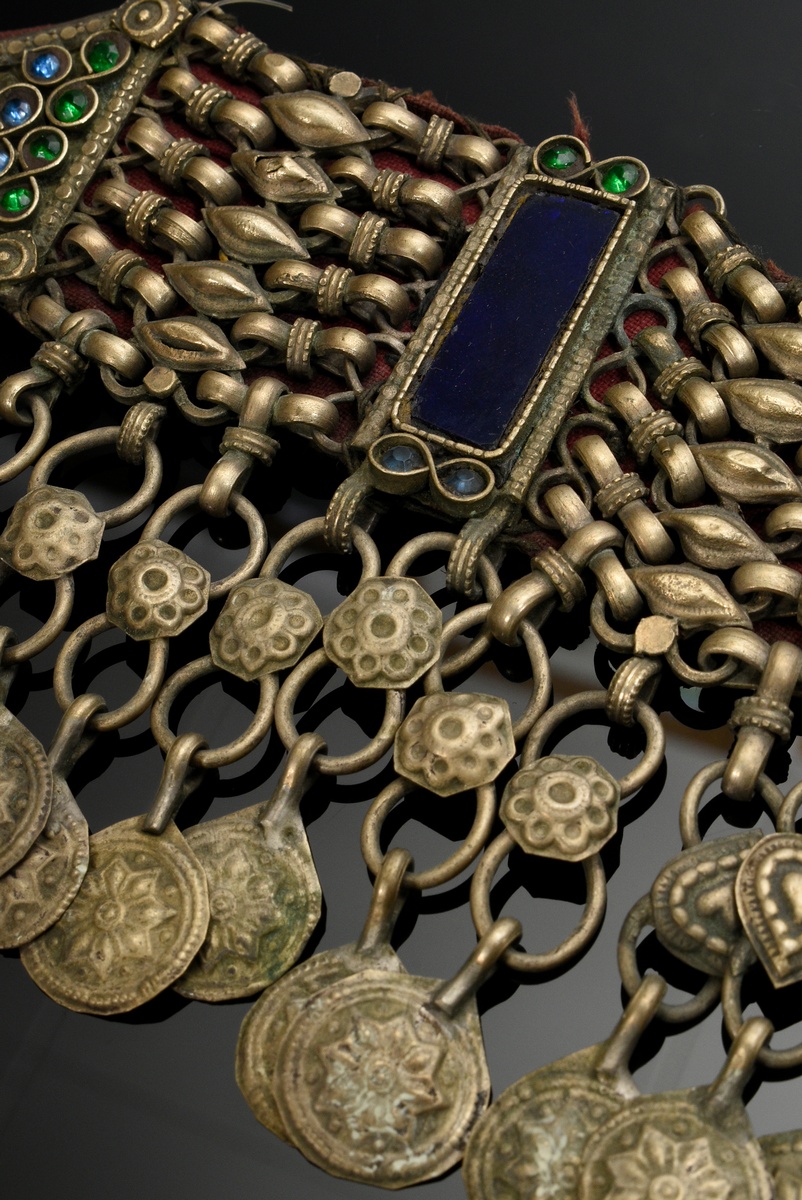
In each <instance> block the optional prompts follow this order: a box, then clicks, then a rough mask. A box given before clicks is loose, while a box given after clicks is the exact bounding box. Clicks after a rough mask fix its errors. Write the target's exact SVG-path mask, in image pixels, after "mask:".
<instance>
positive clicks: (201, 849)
mask: <svg viewBox="0 0 802 1200" xmlns="http://www.w3.org/2000/svg"><path fill="white" fill-rule="evenodd" d="M186 839H187V842H188V843H189V845H190V846H191V847H192V850H193V851H194V853H195V854H196V855H197V857H198V859H199V861H200V863H201V866H202V867H203V870H204V871H205V873H206V878H207V881H208V885H209V908H210V912H211V919H210V922H209V928H208V931H207V934H206V938H205V940H204V942H203V945H202V946H201V948H200V950H199V952H198V955H197V957H196V958H195V959H194V961H193V962H192V964H191V965H190V967H189V969H188V970H187V971H186V973H185V974H184V975H182V977H181V978H180V979H179V980H178V981H177V983H176V984H175V989H176V991H177V992H180V994H181V995H182V996H187V997H189V998H190V999H191V1000H232V999H236V998H237V997H239V996H251V995H253V993H254V992H261V991H263V990H264V988H266V987H267V985H268V984H270V983H272V982H273V980H274V979H278V978H279V976H281V975H283V974H284V973H285V972H286V971H288V970H289V969H290V967H291V966H293V964H294V963H295V962H296V961H297V960H298V957H299V956H300V954H301V951H302V950H303V948H304V946H305V945H306V943H307V941H308V940H309V937H310V935H311V934H312V932H313V930H314V928H315V926H316V925H317V923H318V921H319V920H320V910H321V892H320V883H319V881H318V877H317V872H316V871H315V866H314V863H313V861H312V853H311V851H310V849H309V843H308V842H307V840H306V833H305V832H304V827H303V824H302V822H301V819H300V816H298V813H297V809H296V810H294V812H293V813H291V814H287V815H286V819H285V820H283V821H281V822H279V823H278V825H277V826H274V825H273V824H272V823H271V820H270V812H269V807H268V809H267V811H265V805H263V804H255V805H253V806H252V807H251V808H247V809H244V810H242V811H241V812H238V813H231V814H230V815H229V816H225V817H220V818H218V819H217V820H215V821H208V822H206V823H204V824H203V825H196V826H195V827H194V828H192V829H189V830H187V832H186Z"/></svg>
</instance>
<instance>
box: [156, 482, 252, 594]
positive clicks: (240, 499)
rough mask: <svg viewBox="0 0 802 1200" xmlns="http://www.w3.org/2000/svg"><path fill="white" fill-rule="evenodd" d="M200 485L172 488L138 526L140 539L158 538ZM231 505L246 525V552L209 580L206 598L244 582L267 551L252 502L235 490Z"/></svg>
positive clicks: (192, 502) (194, 500) (193, 500)
mask: <svg viewBox="0 0 802 1200" xmlns="http://www.w3.org/2000/svg"><path fill="white" fill-rule="evenodd" d="M202 489H203V485H202V484H200V483H198V484H195V485H194V486H193V487H187V488H184V489H183V490H182V491H180V492H176V493H175V495H174V496H171V497H170V498H169V500H165V502H164V504H162V505H160V506H159V508H157V509H156V511H155V513H154V514H153V516H152V517H151V518H150V520H149V521H148V523H147V525H146V526H145V528H144V529H143V530H142V536H141V538H140V541H143V542H145V541H155V540H156V539H157V538H161V535H162V532H163V530H164V529H165V528H166V527H167V525H168V524H169V523H170V521H172V519H173V517H175V516H176V515H177V514H178V513H180V512H181V510H182V509H183V508H189V507H190V505H195V504H197V503H198V498H199V496H200V494H201V491H202ZM231 507H232V508H233V510H234V512H235V514H236V515H237V516H238V517H241V518H242V520H243V521H244V522H245V524H246V526H247V529H248V538H249V546H248V553H247V555H246V557H245V559H244V561H243V562H242V564H241V565H240V566H239V567H237V569H236V570H235V571H232V572H231V574H230V575H226V576H225V577H224V578H223V579H218V580H217V581H216V582H215V583H212V585H211V587H210V588H209V599H210V600H219V599H220V597H221V596H225V595H227V593H228V592H230V591H231V590H232V588H235V587H236V586H237V584H239V583H244V582H245V580H246V579H252V578H253V576H254V575H255V574H256V572H257V571H258V570H259V565H260V563H261V562H262V559H263V558H264V556H265V554H266V553H267V530H266V529H265V523H264V521H263V520H262V517H261V515H260V513H259V509H258V508H257V507H256V505H255V504H252V503H251V501H250V500H247V499H246V498H245V496H243V495H241V494H240V493H238V492H235V493H234V495H233V496H232V497H231Z"/></svg>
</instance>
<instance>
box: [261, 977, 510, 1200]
mask: <svg viewBox="0 0 802 1200" xmlns="http://www.w3.org/2000/svg"><path fill="white" fill-rule="evenodd" d="M440 986H441V983H440V981H439V980H435V979H422V978H420V977H418V976H411V975H389V974H387V972H384V971H365V972H363V973H362V974H360V975H355V976H353V977H352V978H351V979H346V980H344V981H342V982H341V983H337V984H334V985H333V986H332V987H329V988H326V990H325V991H323V992H319V993H318V995H317V996H314V997H313V998H312V999H311V1000H309V1001H307V1003H306V1005H305V1006H304V1008H303V1009H302V1010H301V1012H300V1014H299V1015H298V1017H297V1018H296V1019H295V1021H294V1022H293V1024H292V1025H291V1026H290V1029H289V1031H288V1032H287V1035H286V1037H285V1039H284V1041H283V1042H282V1044H281V1048H280V1050H279V1056H278V1062H277V1067H276V1075H275V1081H274V1082H275V1089H276V1100H277V1103H278V1107H279V1110H280V1112H281V1115H282V1118H283V1119H284V1123H285V1125H286V1127H287V1132H288V1133H289V1135H290V1138H291V1139H292V1141H293V1142H294V1143H295V1145H296V1146H297V1147H298V1149H299V1150H301V1152H302V1153H303V1154H304V1155H305V1156H306V1157H307V1158H308V1159H310V1161H312V1162H313V1163H315V1164H316V1165H317V1166H320V1167H322V1168H323V1169H324V1170H326V1171H328V1172H329V1173H330V1174H332V1175H338V1176H341V1177H342V1178H344V1179H351V1180H354V1181H355V1182H360V1183H373V1184H378V1185H379V1186H380V1187H386V1188H400V1187H408V1186H410V1185H411V1184H414V1183H420V1182H421V1181H423V1180H425V1179H432V1178H434V1177H435V1176H437V1175H441V1174H442V1173H443V1172H444V1171H447V1170H448V1169H449V1167H452V1166H453V1165H454V1164H455V1163H456V1162H459V1159H460V1158H461V1156H462V1152H463V1148H464V1146H465V1141H466V1139H467V1137H468V1134H469V1132H470V1130H471V1127H472V1125H473V1124H474V1122H475V1121H476V1119H477V1117H478V1116H479V1114H480V1113H481V1112H482V1110H483V1109H484V1108H485V1107H486V1105H487V1102H488V1098H489V1095H490V1079H489V1076H488V1072H487V1065H486V1063H485V1058H484V1050H483V1047H482V1034H481V1028H480V1025H479V1017H478V1014H477V1011H476V1007H475V1004H474V1003H472V1002H471V1003H470V1004H466V1005H464V1007H462V1008H461V1010H460V1011H459V1013H458V1015H457V1016H456V1017H448V1016H446V1015H445V1013H444V1012H443V1011H442V1009H440V1008H438V1007H437V1006H436V1005H434V1004H432V1003H431V1001H432V997H433V994H434V993H435V990H436V989H437V988H439V987H440Z"/></svg>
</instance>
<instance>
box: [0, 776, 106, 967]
mask: <svg viewBox="0 0 802 1200" xmlns="http://www.w3.org/2000/svg"><path fill="white" fill-rule="evenodd" d="M88 865H89V827H88V826H87V824H86V821H85V820H84V818H83V816H82V814H81V811H80V809H79V808H78V805H77V804H76V803H75V801H74V800H73V798H72V795H71V793H70V791H69V788H68V787H67V784H66V783H65V781H64V780H63V779H61V778H60V777H59V776H56V778H55V779H54V781H53V806H52V808H51V810H50V816H49V817H48V820H47V824H46V825H45V827H44V829H43V831H42V832H41V833H40V834H39V837H38V838H37V839H36V841H35V842H34V844H33V845H32V846H31V848H30V850H29V851H28V853H27V854H26V855H25V857H24V858H23V859H21V860H20V862H18V863H17V865H16V866H15V867H14V869H13V870H11V871H9V872H8V873H7V874H6V875H3V876H2V877H0V947H2V948H3V949H6V948H9V947H12V946H22V945H24V943H25V942H30V941H32V939H33V938H35V937H38V936H39V934H40V933H44V932H45V930H46V929H49V928H50V926H51V925H53V924H54V923H55V922H56V921H57V920H58V919H59V917H60V916H61V914H62V913H63V912H64V910H65V909H66V908H67V906H68V905H69V904H70V902H71V901H72V900H73V898H74V896H75V894H76V892H77V891H78V889H79V887H80V886H81V882H82V880H83V878H84V875H85V874H86V869H87V866H88Z"/></svg>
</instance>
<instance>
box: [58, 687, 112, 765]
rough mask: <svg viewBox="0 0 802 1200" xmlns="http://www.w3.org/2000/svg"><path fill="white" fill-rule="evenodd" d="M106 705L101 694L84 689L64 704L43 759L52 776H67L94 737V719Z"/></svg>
mask: <svg viewBox="0 0 802 1200" xmlns="http://www.w3.org/2000/svg"><path fill="white" fill-rule="evenodd" d="M105 707H106V702H105V700H104V699H103V697H102V696H98V695H95V694H93V693H91V692H85V693H84V695H83V696H79V697H78V699H77V700H73V701H71V703H70V704H69V705H68V706H67V708H66V710H65V712H64V714H63V716H62V718H61V721H60V722H59V726H58V729H57V730H56V732H55V734H54V735H53V741H52V742H51V743H50V749H49V750H48V752H47V758H48V761H49V763H50V767H51V769H52V771H53V774H54V775H61V776H62V778H64V777H66V776H67V775H69V773H70V771H71V770H72V769H73V767H74V766H75V764H76V763H77V762H78V760H79V758H81V756H82V755H83V754H84V753H85V752H86V751H87V750H88V749H89V747H90V746H91V745H92V743H93V742H94V740H95V732H94V731H95V730H96V726H95V721H96V720H97V717H98V716H99V714H100V713H102V712H103V710H104V709H105Z"/></svg>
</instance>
